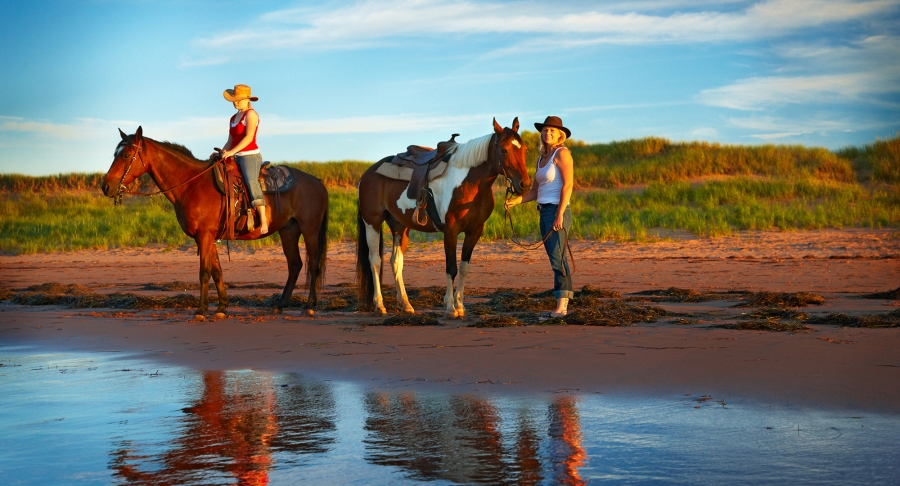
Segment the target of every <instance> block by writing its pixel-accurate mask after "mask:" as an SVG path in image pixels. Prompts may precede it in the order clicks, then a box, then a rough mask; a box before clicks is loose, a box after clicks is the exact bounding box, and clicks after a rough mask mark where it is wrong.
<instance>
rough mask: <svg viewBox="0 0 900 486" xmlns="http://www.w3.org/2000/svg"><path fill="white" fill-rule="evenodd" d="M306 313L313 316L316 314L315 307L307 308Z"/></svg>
mask: <svg viewBox="0 0 900 486" xmlns="http://www.w3.org/2000/svg"><path fill="white" fill-rule="evenodd" d="M306 315H307V316H308V317H313V316H315V315H316V311H315V309H306Z"/></svg>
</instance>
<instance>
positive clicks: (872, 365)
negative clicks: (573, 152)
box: [0, 229, 900, 413]
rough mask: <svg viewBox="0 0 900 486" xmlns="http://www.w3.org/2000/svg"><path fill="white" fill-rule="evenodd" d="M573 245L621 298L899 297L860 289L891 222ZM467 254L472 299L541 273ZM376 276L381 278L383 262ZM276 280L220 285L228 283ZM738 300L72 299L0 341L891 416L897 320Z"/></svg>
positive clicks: (194, 361) (269, 267)
mask: <svg viewBox="0 0 900 486" xmlns="http://www.w3.org/2000/svg"><path fill="white" fill-rule="evenodd" d="M573 252H574V254H575V257H576V269H577V270H576V273H575V277H574V281H575V287H576V289H580V288H581V287H582V286H584V285H592V286H595V287H601V288H605V289H611V290H615V291H617V292H620V293H621V295H622V297H623V298H628V297H630V296H633V295H634V293H636V292H641V291H648V290H664V289H668V288H670V287H678V288H682V289H691V290H695V291H700V292H725V291H729V290H730V291H734V290H744V291H751V292H759V291H763V290H765V291H771V292H813V293H816V294H818V295H821V296H822V297H824V298H825V299H826V301H825V303H824V304H822V305H818V306H808V307H805V308H802V309H800V310H802V311H803V312H806V313H808V314H809V315H811V316H812V315H826V314H829V313H842V314H846V315H868V314H884V313H888V312H891V311H893V310H895V309H897V308H898V306H900V303H898V302H897V301H895V300H892V299H861V298H859V297H860V296H861V295H863V294H866V293H873V292H885V291H889V290H892V289H896V288H897V287H898V286H900V232H897V231H896V230H858V229H851V230H840V231H838V230H828V231H819V232H802V233H772V232H769V233H744V234H741V235H738V236H734V237H727V238H717V239H709V238H693V237H685V236H683V235H675V238H673V239H671V240H668V241H659V242H650V243H632V242H629V243H615V242H593V241H578V242H573ZM219 254H220V259H222V260H223V268H224V271H225V279H226V282H228V283H229V284H231V285H234V286H239V284H244V285H248V284H260V283H262V284H264V283H275V284H279V285H281V284H283V281H284V279H285V278H286V273H287V272H286V266H285V262H284V258H283V256H282V255H281V251H280V249H279V248H266V249H262V250H255V251H253V250H247V249H232V252H231V261H228V258H227V257H226V255H225V249H224V246H222V247H220V252H219ZM442 255H443V250H442V248H441V247H440V246H439V245H434V244H413V245H411V248H410V251H409V253H408V254H407V255H406V267H405V269H404V277H405V281H406V283H407V287H408V288H422V287H428V286H442V285H444V283H445V276H444V273H443V266H444V263H443V256H442ZM472 263H473V265H472V270H471V273H470V276H469V281H468V283H467V288H469V287H471V288H472V290H471V291H469V292H468V293H469V295H471V297H470V298H469V299H468V300H467V302H466V303H467V306H471V305H472V304H475V303H478V302H483V301H484V300H485V298H484V297H483V296H484V295H485V294H486V293H487V292H489V291H492V290H495V289H498V288H513V289H527V290H528V291H530V292H538V291H541V290H546V289H547V288H549V287H550V285H551V276H550V271H549V267H548V265H547V262H546V256H545V255H544V254H543V252H542V251H533V252H524V251H522V250H519V249H517V248H515V247H513V246H511V245H510V244H508V243H505V242H500V243H489V244H481V245H479V246H478V247H477V248H476V250H475V254H474V257H473V262H472ZM354 265H355V248H354V246H353V245H352V244H349V243H341V244H335V245H332V246H331V248H330V250H329V260H328V271H327V282H326V287H325V289H324V292H323V296H322V302H327V299H328V298H329V295H332V294H333V293H335V292H339V291H346V289H347V287H348V286H349V285H350V284H352V282H353V281H354V280H353V279H354V271H355V270H354ZM197 272H198V262H197V257H196V254H195V251H194V249H193V248H185V249H175V250H169V249H162V248H143V249H115V250H104V251H78V252H71V253H55V254H37V255H19V256H10V255H4V256H0V277H2V282H3V285H4V286H5V287H6V288H7V289H10V292H12V293H13V294H15V293H16V292H21V291H24V290H25V289H27V288H28V287H31V286H35V285H39V284H45V283H60V284H66V285H68V284H78V285H83V286H85V287H87V288H89V289H90V290H92V291H93V292H97V293H113V292H133V293H136V294H147V295H160V294H166V293H170V294H172V295H174V294H176V293H184V290H182V291H180V292H175V291H168V292H167V291H160V290H146V286H147V284H150V283H163V282H195V281H196V278H197V277H196V275H197ZM385 283H386V284H387V285H392V284H393V279H392V277H391V276H390V271H389V265H386V268H385ZM277 291H278V290H277V289H266V290H263V291H260V290H259V289H258V288H257V289H255V290H254V289H243V288H234V289H231V290H230V291H229V295H235V296H236V295H242V294H249V293H260V292H262V293H269V294H271V293H275V292H277ZM187 293H189V294H194V295H196V294H197V293H198V292H197V291H196V290H187ZM297 294H305V289H298V290H297V291H295V295H297ZM479 296H481V297H479ZM636 304H640V303H639V302H636ZM737 304H739V301H737V300H729V299H718V300H710V301H704V302H645V303H643V304H642V305H653V306H659V307H662V308H663V309H665V310H666V311H669V312H671V313H674V314H677V316H681V317H677V318H676V317H667V318H662V319H659V320H657V322H652V323H647V322H641V323H637V324H635V325H633V326H628V327H599V326H574V325H569V326H543V325H529V326H519V327H503V328H480V327H470V326H471V325H472V324H476V323H478V322H479V321H480V319H481V317H480V316H479V315H475V314H473V313H470V315H469V316H467V318H466V319H464V320H449V319H443V318H439V322H440V324H441V325H439V326H424V327H386V326H376V325H372V324H377V323H378V322H379V321H380V320H381V319H382V318H380V317H378V316H374V315H372V314H367V313H359V312H353V311H349V310H340V311H328V310H320V311H319V312H317V314H316V316H315V317H306V316H304V315H303V312H302V309H300V308H291V309H288V310H287V311H286V312H285V313H284V314H283V315H275V314H274V313H272V312H271V311H270V310H268V309H263V308H250V307H244V308H242V307H240V306H235V307H232V308H230V309H229V312H230V314H229V316H228V318H225V319H218V320H215V319H209V320H207V321H203V322H196V321H192V320H191V318H192V314H193V311H192V310H190V309H160V310H140V311H138V310H130V309H73V308H65V307H62V306H54V305H50V306H27V305H19V304H14V303H12V302H11V301H9V300H7V301H4V302H2V303H0V344H2V345H6V346H9V345H27V346H38V347H40V348H41V349H56V350H66V351H92V352H100V351H102V352H111V351H116V352H122V353H137V354H142V355H146V356H148V357H150V358H152V359H157V360H162V361H165V362H168V363H175V364H180V365H186V366H191V367H194V368H196V369H204V370H206V369H209V370H213V369H247V368H252V369H262V370H273V371H296V372H300V373H303V374H305V375H308V376H310V377H313V378H318V379H341V380H353V381H357V382H360V383H365V384H368V385H370V386H372V387H376V388H384V389H402V388H414V389H425V388H430V387H437V388H440V389H444V390H450V391H454V392H460V393H470V392H471V393H482V392H484V393H498V392H499V393H555V392H559V391H568V392H577V393H585V394H593V393H612V394H651V395H663V396H667V395H671V396H684V395H687V394H691V395H692V396H701V395H710V396H712V397H714V398H715V399H722V400H726V401H737V400H753V401H759V402H763V403H777V404H784V405H789V406H797V407H815V408H841V409H844V408H846V409H853V410H868V411H873V412H885V413H898V412H900V386H897V385H898V384H900V329H898V328H888V329H869V328H853V327H840V326H834V325H814V324H811V325H809V326H808V328H809V330H808V331H806V332H796V333H790V332H768V331H751V330H736V329H728V328H726V327H723V324H728V323H733V322H735V320H736V319H740V318H741V316H742V315H744V314H746V313H748V312H750V311H752V310H753V309H748V308H741V307H735V305H737ZM389 310H391V311H392V310H393V309H389ZM417 311H419V312H421V311H431V312H439V311H440V309H439V308H437V307H435V308H432V309H417ZM684 316H688V318H685V317H684ZM679 321H680V322H679ZM686 321H687V322H688V323H689V324H688V325H685V324H684V322H686Z"/></svg>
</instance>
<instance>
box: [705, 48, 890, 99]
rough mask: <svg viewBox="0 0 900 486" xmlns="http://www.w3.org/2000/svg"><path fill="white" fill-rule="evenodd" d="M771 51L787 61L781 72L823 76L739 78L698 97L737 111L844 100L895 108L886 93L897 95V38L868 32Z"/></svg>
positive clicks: (706, 91)
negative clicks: (851, 39)
mask: <svg viewBox="0 0 900 486" xmlns="http://www.w3.org/2000/svg"><path fill="white" fill-rule="evenodd" d="M775 51H776V53H777V54H778V55H780V56H781V57H782V58H784V60H785V66H784V67H783V68H781V69H780V71H788V70H790V71H794V72H815V73H821V74H803V75H796V76H787V75H782V76H760V77H753V78H747V79H742V80H739V81H736V82H734V83H732V84H730V85H727V86H722V87H719V88H713V89H708V90H704V91H701V92H700V93H699V95H698V96H697V100H698V101H700V102H701V103H703V104H707V105H711V106H720V107H724V108H731V109H736V110H762V109H766V108H769V107H772V106H783V105H791V104H822V103H846V102H865V103H868V104H873V105H881V106H884V107H889V108H894V109H896V108H897V107H898V103H896V102H895V101H889V100H888V99H887V98H888V97H885V96H884V95H892V94H897V93H900V64H898V63H897V62H896V59H898V58H900V38H897V37H892V36H872V37H866V38H864V39H862V40H859V41H857V42H854V43H849V44H844V45H839V46H829V45H821V44H820V45H790V46H785V47H781V48H778V49H775Z"/></svg>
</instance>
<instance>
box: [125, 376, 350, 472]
mask: <svg viewBox="0 0 900 486" xmlns="http://www.w3.org/2000/svg"><path fill="white" fill-rule="evenodd" d="M202 376H203V378H202V393H201V394H200V397H199V399H198V400H196V402H194V403H193V404H192V405H191V406H189V407H186V408H183V409H182V412H183V415H182V417H181V418H180V419H179V423H178V424H177V425H175V426H174V429H175V430H176V431H177V437H176V438H175V439H174V440H172V441H171V442H170V443H169V444H168V446H167V450H165V452H162V453H160V454H156V455H154V454H148V453H147V451H145V450H143V448H142V447H141V445H140V444H139V443H136V442H135V441H133V440H127V439H126V440H122V441H120V443H119V447H118V449H117V450H115V451H113V452H112V453H111V461H110V467H111V469H113V470H114V471H115V475H116V476H119V477H121V478H122V479H124V480H126V482H129V483H139V484H186V483H202V482H207V481H213V482H217V481H226V482H228V483H233V482H237V484H242V485H260V484H268V482H269V469H270V468H271V467H272V465H273V460H272V455H273V453H275V452H290V453H293V454H311V453H324V452H327V451H328V448H329V445H330V444H332V443H334V441H335V437H334V432H335V429H336V426H335V416H334V415H335V412H334V397H333V395H332V393H331V390H330V388H328V387H327V386H325V385H323V384H316V383H307V382H303V381H301V380H300V379H299V377H297V376H294V375H283V376H282V377H281V378H282V379H286V380H287V381H288V382H289V383H286V384H283V385H281V386H276V384H275V383H274V378H273V376H272V375H270V374H267V373H256V372H251V371H245V372H223V371H206V372H203V375H202Z"/></svg>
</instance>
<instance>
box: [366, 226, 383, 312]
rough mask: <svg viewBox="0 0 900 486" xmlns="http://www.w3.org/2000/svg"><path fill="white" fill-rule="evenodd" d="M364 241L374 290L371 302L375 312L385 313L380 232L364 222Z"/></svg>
mask: <svg viewBox="0 0 900 486" xmlns="http://www.w3.org/2000/svg"><path fill="white" fill-rule="evenodd" d="M365 226H366V242H367V243H368V244H369V267H371V269H372V282H373V283H374V285H373V287H374V292H373V294H374V295H373V297H372V302H373V303H374V304H375V313H377V314H382V315H384V314H387V309H385V308H384V299H382V297H381V278H380V276H381V232H380V231H378V230H377V229H376V228H374V227H373V226H372V225H370V224H368V223H366V225H365Z"/></svg>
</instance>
